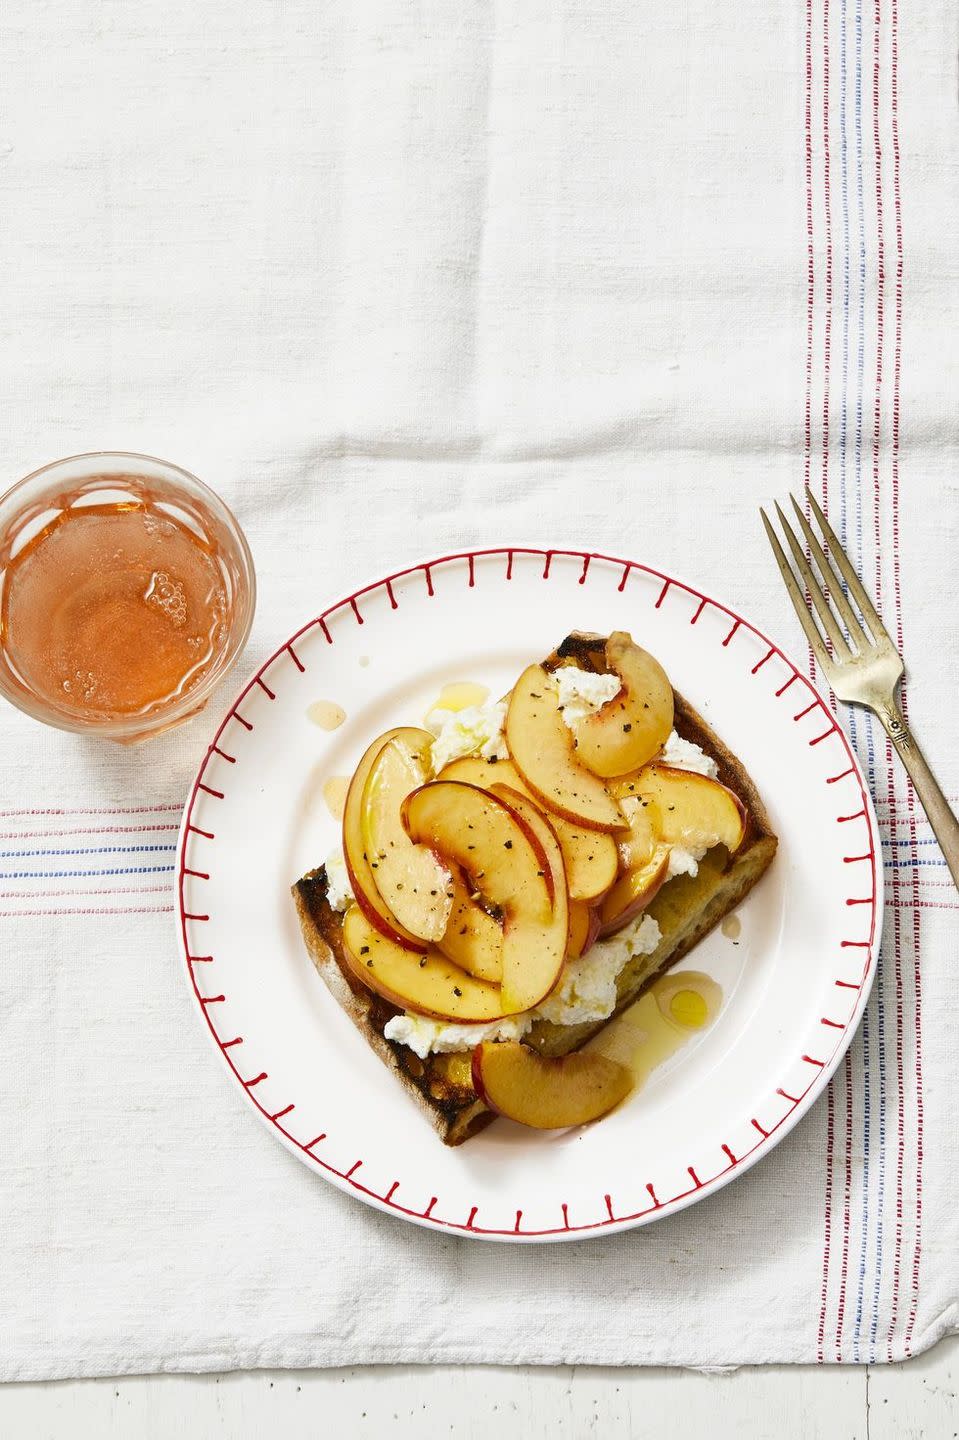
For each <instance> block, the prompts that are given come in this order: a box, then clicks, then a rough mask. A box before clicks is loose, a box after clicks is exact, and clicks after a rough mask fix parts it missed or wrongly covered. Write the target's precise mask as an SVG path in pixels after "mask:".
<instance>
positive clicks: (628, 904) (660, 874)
mask: <svg viewBox="0 0 959 1440" xmlns="http://www.w3.org/2000/svg"><path fill="white" fill-rule="evenodd" d="M669 850H670V847H669V846H668V845H662V844H661V845H658V846H657V847H656V849H655V850H654V851H653V853H652V855H651V856H650V858H649V860H647V862H646V864H645V865H641V866H640V867H639V868H638V869H634V870H627V871H626V872H625V874H623V875H621V876H620V877H619V879H618V880H617V881H616V884H615V885H614V886H613V888H612V890H610V892H609V894H608V895H607V896H606V899H605V900H604V901H603V903H602V905H601V906H600V910H599V935H600V938H601V939H605V938H606V936H607V935H612V934H614V933H615V932H616V931H617V930H622V928H623V926H624V925H628V924H629V922H630V921H631V920H635V919H636V916H637V915H639V914H640V913H641V912H642V911H643V910H645V909H646V907H647V906H648V905H649V904H651V902H652V901H653V900H655V898H656V896H657V895H658V894H659V892H660V890H661V889H662V887H663V886H664V885H665V883H666V881H667V879H668V878H669V875H668V872H669Z"/></svg>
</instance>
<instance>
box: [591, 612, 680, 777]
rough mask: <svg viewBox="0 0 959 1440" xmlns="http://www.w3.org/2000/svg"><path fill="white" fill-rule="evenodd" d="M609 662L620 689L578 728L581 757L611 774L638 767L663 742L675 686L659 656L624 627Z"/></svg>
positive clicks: (612, 641)
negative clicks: (637, 641) (651, 652)
mask: <svg viewBox="0 0 959 1440" xmlns="http://www.w3.org/2000/svg"><path fill="white" fill-rule="evenodd" d="M606 664H607V667H608V672H609V673H610V674H613V675H617V676H618V677H619V680H620V688H619V692H618V694H616V695H614V696H613V698H612V700H609V701H608V702H607V703H606V704H605V705H603V706H602V707H601V709H599V710H597V711H596V713H595V714H594V715H587V716H586V717H585V719H583V720H578V721H577V722H576V724H575V725H574V726H573V727H572V728H573V734H574V736H575V737H576V758H577V760H578V761H579V762H580V764H582V765H585V766H586V768H587V769H588V770H591V771H592V772H593V774H594V775H599V776H601V777H603V778H604V779H607V780H608V779H610V778H612V777H613V776H616V775H628V774H629V772H630V771H631V770H637V769H638V768H639V767H640V766H641V765H645V764H646V762H647V760H651V759H652V757H653V756H654V755H657V754H658V753H659V751H660V750H661V749H662V748H663V746H664V745H665V743H666V741H667V739H668V738H669V734H670V731H671V730H672V728H673V687H672V685H671V684H670V683H669V676H668V675H667V674H666V671H665V670H664V669H663V667H662V665H660V663H659V661H658V660H657V659H656V658H655V656H653V655H650V653H649V651H648V650H643V649H642V648H641V647H640V646H639V645H637V644H635V642H634V641H633V639H632V637H631V636H630V635H627V634H626V632H625V631H623V630H616V631H614V632H613V634H612V635H610V637H609V639H608V640H607V641H606Z"/></svg>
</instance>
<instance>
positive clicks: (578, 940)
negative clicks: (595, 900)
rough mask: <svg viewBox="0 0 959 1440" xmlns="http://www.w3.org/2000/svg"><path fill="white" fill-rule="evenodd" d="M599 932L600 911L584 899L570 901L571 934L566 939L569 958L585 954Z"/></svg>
mask: <svg viewBox="0 0 959 1440" xmlns="http://www.w3.org/2000/svg"><path fill="white" fill-rule="evenodd" d="M598 934H599V911H598V910H597V909H596V908H595V906H593V905H587V904H586V903H585V902H584V901H582V900H571V901H570V902H569V934H568V936H567V940H566V958H567V960H578V959H579V957H580V956H581V955H585V954H586V951H587V950H588V949H589V948H590V946H591V945H592V943H593V941H594V940H595V939H596V937H597V935H598Z"/></svg>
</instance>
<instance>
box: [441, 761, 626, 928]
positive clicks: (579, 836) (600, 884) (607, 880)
mask: <svg viewBox="0 0 959 1440" xmlns="http://www.w3.org/2000/svg"><path fill="white" fill-rule="evenodd" d="M436 778H437V779H438V780H465V781H466V783H467V784H469V785H478V786H479V787H480V789H481V790H490V789H492V788H493V786H494V785H500V784H502V785H509V786H511V787H512V788H513V789H514V790H518V791H519V793H520V794H521V795H528V796H529V798H530V799H532V800H535V801H536V803H537V804H538V805H539V806H540V807H541V808H543V806H544V802H543V801H542V800H540V799H538V798H537V796H535V795H533V793H532V791H531V790H530V789H529V787H528V786H527V785H526V783H525V781H524V780H523V777H522V776H521V775H520V773H519V771H518V770H517V768H516V766H515V765H514V764H513V763H512V761H510V760H484V759H483V758H482V756H480V755H465V756H464V757H463V758H462V759H461V760H452V761H451V762H450V763H449V765H447V766H445V768H444V769H443V770H442V771H441V772H440V774H439V775H438V776H437V777H436ZM547 811H548V816H549V821H550V824H551V825H552V827H553V829H554V830H555V831H556V838H557V840H558V841H559V844H560V849H561V850H562V852H563V864H564V865H565V867H566V888H567V890H568V891H569V898H570V900H585V901H597V900H601V899H602V897H603V896H604V895H605V894H606V892H607V890H608V889H609V887H610V886H611V885H612V883H613V881H614V880H615V879H616V872H617V869H618V861H617V857H616V842H615V840H614V839H613V837H612V836H611V835H607V834H604V833H603V831H602V830H590V829H588V827H587V826H585V825H580V824H578V823H577V822H576V821H575V820H566V819H564V818H563V816H562V815H557V814H556V812H555V810H549V809H548V807H547Z"/></svg>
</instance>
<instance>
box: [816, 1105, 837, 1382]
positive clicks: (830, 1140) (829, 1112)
mask: <svg viewBox="0 0 959 1440" xmlns="http://www.w3.org/2000/svg"><path fill="white" fill-rule="evenodd" d="M833 1084H834V1082H833V1081H832V1080H830V1082H829V1084H828V1085H827V1086H826V1202H825V1214H824V1232H825V1233H824V1239H823V1258H822V1295H821V1302H820V1307H819V1334H818V1345H819V1348H818V1351H817V1354H816V1358H817V1360H818V1361H819V1363H820V1365H822V1364H823V1363H824V1361H825V1359H826V1307H827V1304H828V1300H829V1247H830V1244H831V1241H832V1157H833V1144H834V1140H835V1133H836V1101H835V1097H834V1095H833Z"/></svg>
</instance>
